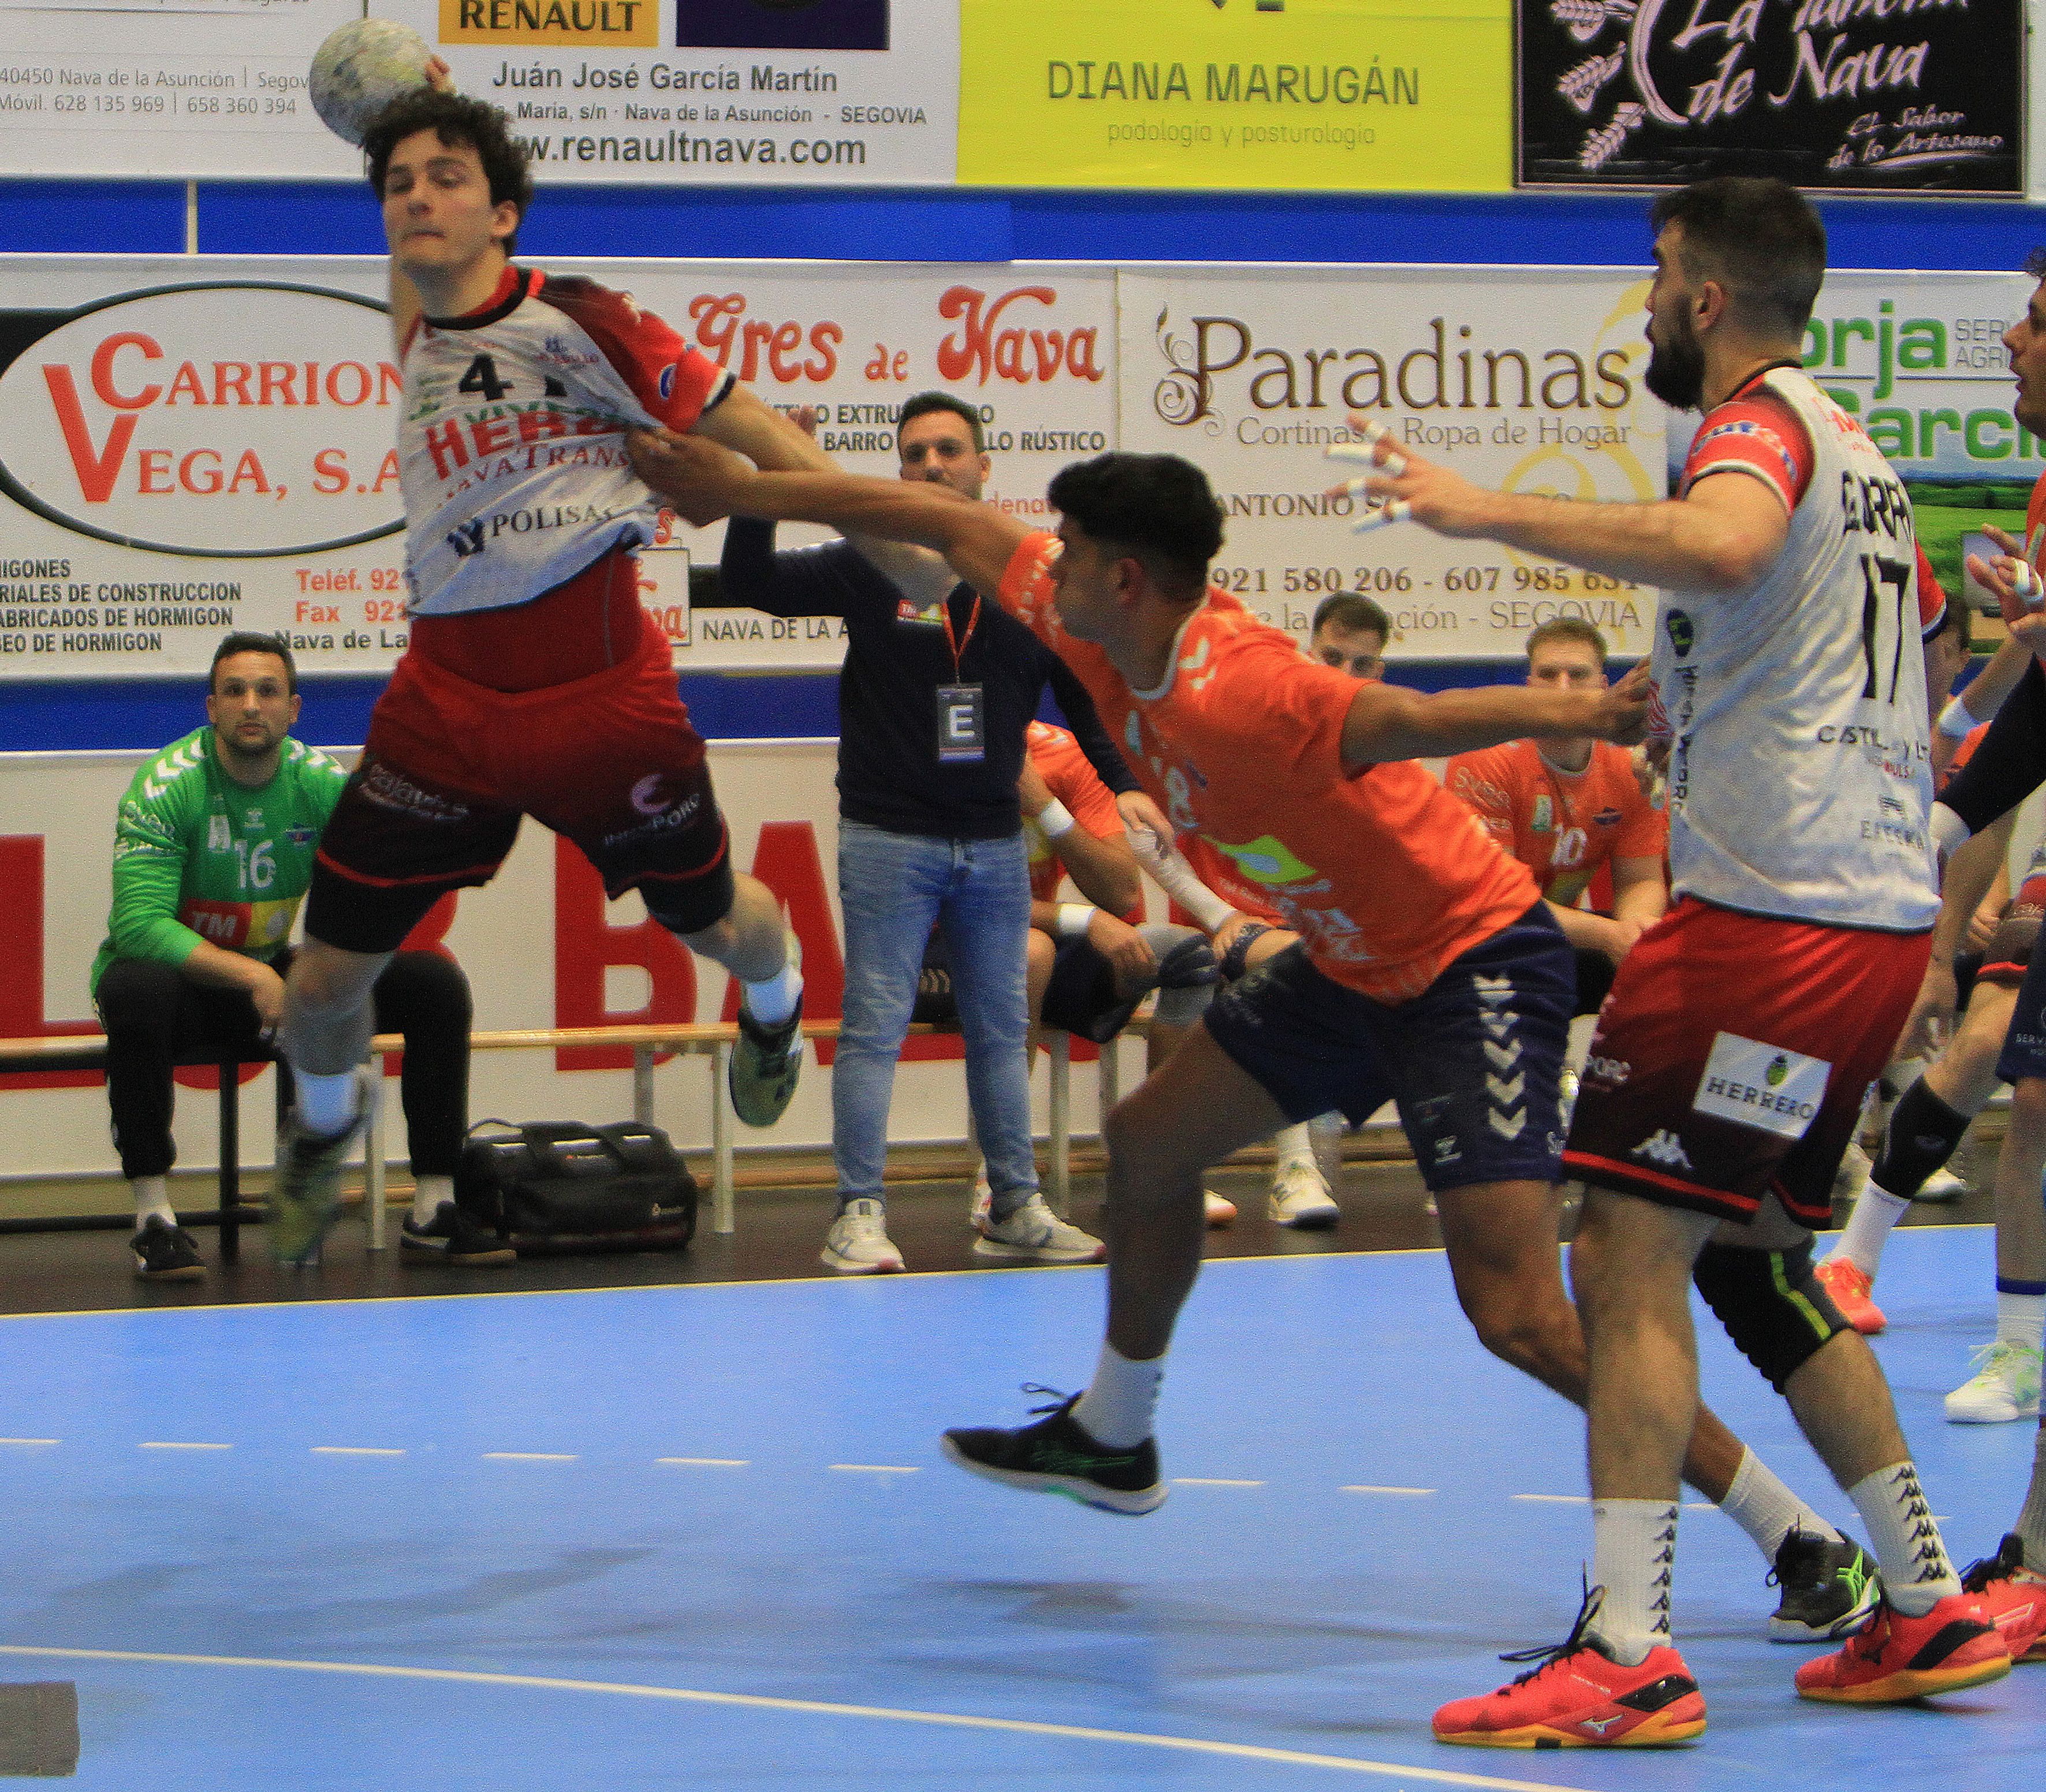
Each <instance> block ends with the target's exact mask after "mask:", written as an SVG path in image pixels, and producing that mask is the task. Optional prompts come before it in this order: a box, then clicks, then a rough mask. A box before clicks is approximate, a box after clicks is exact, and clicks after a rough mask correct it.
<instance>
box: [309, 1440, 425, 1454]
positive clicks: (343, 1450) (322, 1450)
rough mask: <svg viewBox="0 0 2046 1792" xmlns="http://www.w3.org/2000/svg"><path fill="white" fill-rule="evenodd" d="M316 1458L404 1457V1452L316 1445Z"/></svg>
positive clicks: (314, 1449)
mask: <svg viewBox="0 0 2046 1792" xmlns="http://www.w3.org/2000/svg"><path fill="white" fill-rule="evenodd" d="M312 1453H313V1454H314V1455H315V1456H402V1455H404V1453H405V1452H404V1451H402V1450H369V1449H364V1448H362V1447H360V1446H358V1445H356V1444H352V1443H315V1445H314V1446H313V1449H312Z"/></svg>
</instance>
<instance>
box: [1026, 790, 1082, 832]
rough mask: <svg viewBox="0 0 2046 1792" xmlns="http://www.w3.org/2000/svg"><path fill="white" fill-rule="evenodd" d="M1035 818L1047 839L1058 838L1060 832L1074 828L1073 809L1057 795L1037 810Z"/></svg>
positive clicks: (1040, 830) (1039, 829)
mask: <svg viewBox="0 0 2046 1792" xmlns="http://www.w3.org/2000/svg"><path fill="white" fill-rule="evenodd" d="M1035 819H1036V821H1037V828H1038V831H1039V832H1040V833H1041V834H1043V835H1044V838H1046V839H1047V840H1056V839H1057V838H1059V836H1060V834H1070V833H1071V832H1072V830H1073V812H1072V811H1071V810H1070V809H1069V808H1067V807H1066V806H1065V804H1063V803H1061V802H1060V800H1058V798H1057V797H1056V796H1054V797H1053V798H1052V800H1051V801H1050V802H1048V803H1047V804H1045V805H1044V807H1043V808H1041V809H1040V810H1039V811H1037V815H1036V817H1035Z"/></svg>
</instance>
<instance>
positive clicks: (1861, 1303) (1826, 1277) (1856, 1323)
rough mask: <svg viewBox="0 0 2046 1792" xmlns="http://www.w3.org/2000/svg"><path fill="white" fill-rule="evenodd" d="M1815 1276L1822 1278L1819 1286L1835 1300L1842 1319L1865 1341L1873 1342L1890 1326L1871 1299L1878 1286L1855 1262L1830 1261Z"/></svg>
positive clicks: (1813, 1272)
mask: <svg viewBox="0 0 2046 1792" xmlns="http://www.w3.org/2000/svg"><path fill="white" fill-rule="evenodd" d="M1812 1274H1814V1275H1815V1276H1816V1277H1817V1278H1819V1285H1820V1287H1821V1288H1823V1289H1825V1291H1826V1292H1827V1293H1828V1294H1830V1295H1832V1297H1833V1304H1834V1305H1835V1306H1836V1307H1838V1308H1839V1309H1840V1317H1841V1318H1842V1319H1843V1320H1846V1321H1847V1324H1850V1325H1851V1326H1852V1327H1853V1328H1855V1331H1859V1333H1860V1334H1861V1335H1863V1337H1864V1338H1873V1337H1874V1335H1876V1333H1877V1332H1878V1331H1881V1330H1882V1328H1884V1327H1885V1326H1886V1325H1887V1324H1889V1323H1890V1321H1889V1320H1886V1319H1885V1318H1884V1317H1883V1316H1882V1308H1880V1307H1878V1305H1877V1304H1875V1302H1874V1301H1872V1300H1870V1298H1869V1289H1870V1287H1872V1286H1873V1284H1872V1283H1871V1282H1870V1281H1869V1279H1868V1278H1867V1277H1866V1275H1864V1274H1863V1273H1862V1268H1861V1266H1860V1265H1859V1263H1857V1262H1855V1260H1854V1259H1853V1258H1851V1257H1828V1258H1827V1259H1826V1260H1825V1262H1823V1263H1821V1264H1820V1266H1818V1268H1816V1270H1813V1271H1812Z"/></svg>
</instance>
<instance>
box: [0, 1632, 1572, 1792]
mask: <svg viewBox="0 0 2046 1792" xmlns="http://www.w3.org/2000/svg"><path fill="white" fill-rule="evenodd" d="M0 1655H23V1656H33V1657H39V1658H44V1659H52V1660H60V1661H129V1662H142V1663H156V1664H159V1665H161V1666H164V1667H253V1668H267V1669H269V1670H271V1671H276V1672H289V1673H296V1674H357V1675H360V1676H361V1677H362V1678H366V1679H392V1680H438V1681H441V1682H454V1683H455V1684H457V1685H461V1686H518V1687H523V1688H524V1689H526V1690H529V1691H533V1692H551V1693H609V1694H613V1695H615V1696H620V1697H623V1698H652V1699H667V1700H671V1701H674V1702H676V1703H677V1704H685V1705H734V1706H736V1707H738V1708H739V1709H743V1710H751V1711H789V1712H798V1713H803V1714H805V1715H806V1716H811V1717H869V1718H878V1719H881V1720H882V1721H886V1722H891V1723H897V1724H929V1725H936V1726H939V1727H941V1728H952V1729H961V1730H997V1731H1004V1732H1007V1733H1009V1734H1010V1735H1012V1736H1055V1737H1057V1738H1060V1740H1065V1741H1071V1742H1118V1743H1124V1744H1130V1745H1133V1746H1134V1747H1137V1748H1166V1749H1173V1750H1176V1751H1178V1752H1181V1753H1183V1754H1189V1755H1222V1756H1225V1757H1226V1758H1229V1759H1234V1760H1240V1761H1273V1762H1276V1763H1280V1765H1281V1766H1285V1767H1327V1768H1330V1769H1332V1770H1334V1771H1337V1772H1339V1773H1361V1774H1376V1775H1381V1776H1383V1777H1384V1778H1386V1779H1404V1780H1411V1781H1419V1782H1424V1783H1426V1784H1428V1785H1431V1786H1479V1787H1482V1788H1486V1789H1488V1792H1578V1789H1577V1788H1576V1787H1573V1786H1562V1785H1558V1783H1556V1782H1554V1781H1551V1780H1534V1779H1493V1778H1492V1777H1491V1776H1490V1775H1485V1774H1474V1773H1458V1772H1456V1771H1454V1770H1453V1769H1451V1768H1447V1767H1400V1766H1397V1765H1395V1764H1394V1763H1391V1762H1388V1761H1365V1760H1359V1759H1357V1758H1355V1757H1354V1756H1353V1755H1311V1754H1307V1753H1306V1752H1303V1751H1302V1750H1299V1749H1295V1748H1264V1747H1261V1746H1260V1745H1258V1744H1253V1743H1247V1742H1212V1741H1210V1740H1207V1739H1206V1738H1205V1737H1202V1736H1151V1735H1147V1734H1145V1732H1142V1731H1141V1730H1102V1729H1094V1728H1090V1727H1088V1726H1086V1725H1079V1724H1039V1723H1031V1722H1028V1721H1025V1720H1024V1719H1021V1718H1018V1717H969V1716H967V1715H966V1714H964V1713H959V1712H951V1711H907V1710H900V1709H895V1708H893V1707H891V1706H888V1705H832V1704H828V1703H826V1702H825V1701H823V1700H821V1699H807V1698H765V1697H763V1696H762V1695H760V1694H755V1693H708V1692H700V1691H697V1690H694V1689H693V1688H690V1687H686V1686H633V1685H631V1684H629V1683H627V1682H620V1681H608V1680H557V1679H549V1678H542V1677H541V1676H539V1675H538V1674H477V1673H471V1672H468V1671H464V1670H461V1669H457V1668H452V1667H392V1666H389V1665H387V1664H385V1663H381V1662H352V1661H270V1660H266V1659H263V1658H261V1657H260V1656H253V1655H158V1654H155V1653H153V1652H150V1651H144V1650H140V1649H42V1648H34V1647H29V1645H27V1644H14V1643H0Z"/></svg>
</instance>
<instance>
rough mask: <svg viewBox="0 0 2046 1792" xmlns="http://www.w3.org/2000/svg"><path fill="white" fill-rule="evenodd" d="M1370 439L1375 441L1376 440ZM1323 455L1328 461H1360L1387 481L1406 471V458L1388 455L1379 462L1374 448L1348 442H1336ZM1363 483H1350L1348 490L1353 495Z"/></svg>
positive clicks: (1374, 438)
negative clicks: (1361, 446) (1381, 474)
mask: <svg viewBox="0 0 2046 1792" xmlns="http://www.w3.org/2000/svg"><path fill="white" fill-rule="evenodd" d="M1372 427H1373V428H1376V425H1375V424H1374V425H1373V426H1372ZM1384 433H1385V432H1384V430H1379V435H1380V436H1382V435H1384ZM1372 439H1373V441H1376V439H1377V438H1376V437H1373V438H1372ZM1324 453H1325V457H1326V458H1327V459H1329V460H1330V461H1361V463H1362V464H1364V465H1365V466H1367V467H1370V468H1374V469H1376V471H1377V472H1380V473H1383V474H1384V476H1386V477H1387V478H1388V479H1397V478H1399V476H1400V475H1401V474H1402V473H1403V472H1406V470H1407V457H1406V456H1405V455H1403V454H1388V455H1387V456H1386V457H1385V458H1384V460H1383V461H1381V460H1380V459H1379V458H1378V453H1377V450H1376V448H1359V447H1357V446H1356V445H1354V444H1353V443H1350V442H1338V443H1337V444H1336V445H1335V446H1334V447H1333V448H1330V449H1326V450H1325V451H1324ZM1363 483H1364V481H1363V480H1361V479H1358V480H1352V481H1351V482H1350V488H1349V489H1350V491H1351V492H1352V494H1353V495H1354V494H1355V493H1356V491H1357V488H1359V487H1360V486H1361V485H1362V484H1363Z"/></svg>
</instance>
